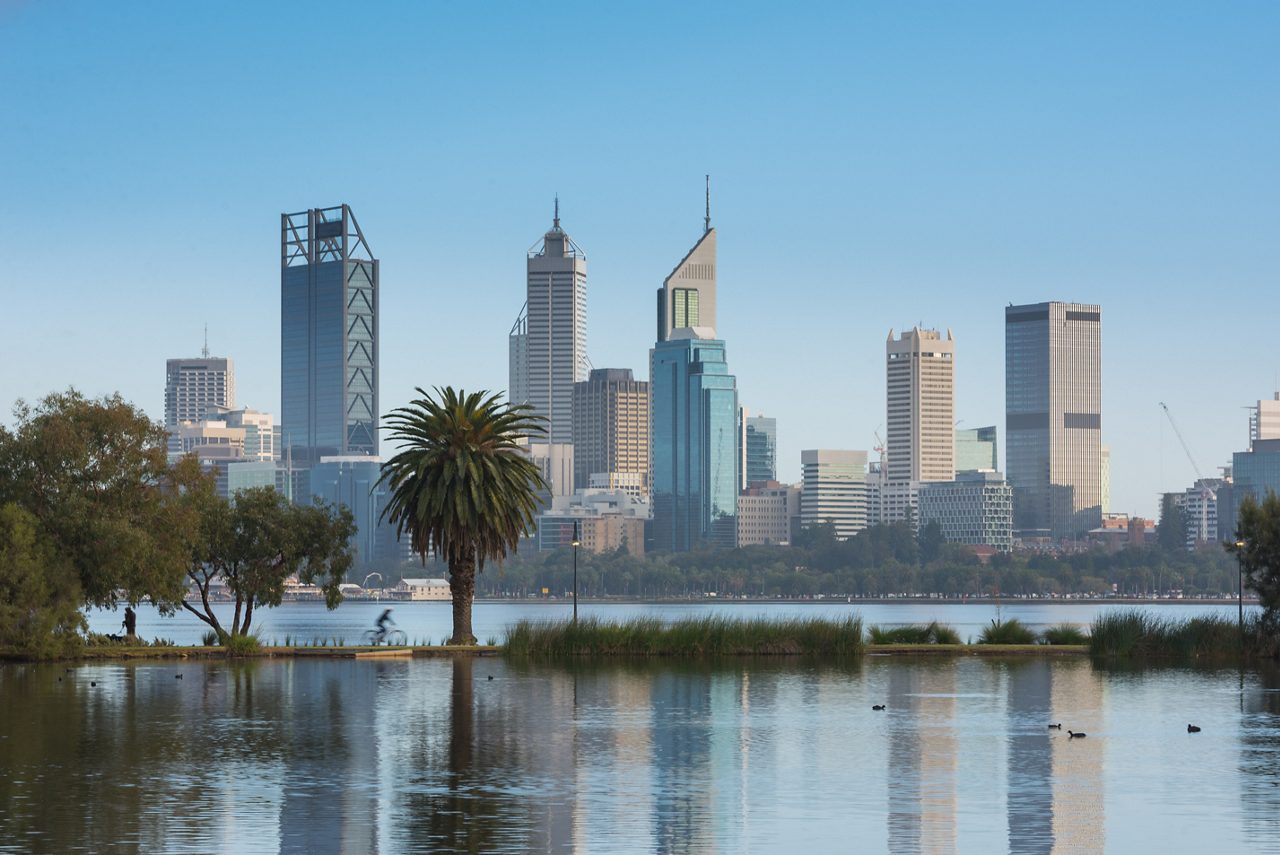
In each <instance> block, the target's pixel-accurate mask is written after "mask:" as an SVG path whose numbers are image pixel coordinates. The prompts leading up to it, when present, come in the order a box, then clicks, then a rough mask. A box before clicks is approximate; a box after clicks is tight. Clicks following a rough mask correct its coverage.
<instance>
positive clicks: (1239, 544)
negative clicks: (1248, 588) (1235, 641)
mask: <svg viewBox="0 0 1280 855" xmlns="http://www.w3.org/2000/svg"><path fill="white" fill-rule="evenodd" d="M1236 570H1237V571H1239V578H1238V579H1237V581H1236V604H1237V605H1238V606H1239V609H1240V643H1241V644H1243V643H1244V541H1243V540H1237V541H1236Z"/></svg>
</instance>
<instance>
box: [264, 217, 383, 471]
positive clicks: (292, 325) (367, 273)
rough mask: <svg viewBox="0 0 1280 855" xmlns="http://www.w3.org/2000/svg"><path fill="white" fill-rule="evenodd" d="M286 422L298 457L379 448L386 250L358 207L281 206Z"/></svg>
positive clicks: (288, 441)
mask: <svg viewBox="0 0 1280 855" xmlns="http://www.w3.org/2000/svg"><path fill="white" fill-rule="evenodd" d="M280 230H281V231H280V266H281V270H280V417H281V418H280V424H281V440H282V444H283V446H284V448H285V449H287V450H288V451H289V454H290V456H291V458H292V462H293V464H294V465H295V466H302V467H306V466H309V465H311V464H313V463H316V462H318V461H319V459H320V457H321V456H328V455H348V454H368V455H376V454H377V453H378V260H377V259H376V258H374V257H373V254H372V252H371V251H370V249H369V245H368V243H367V242H366V241H365V238H364V234H363V233H362V232H361V231H360V226H359V224H357V223H356V218H355V216H354V215H353V214H352V213H351V208H350V207H349V206H347V205H340V206H338V207H334V208H312V209H310V210H308V211H301V212H299V213H296V214H281V215H280Z"/></svg>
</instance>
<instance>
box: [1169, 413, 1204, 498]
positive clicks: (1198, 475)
mask: <svg viewBox="0 0 1280 855" xmlns="http://www.w3.org/2000/svg"><path fill="white" fill-rule="evenodd" d="M1160 409H1162V410H1164V414H1165V416H1167V417H1168V419H1169V426H1170V427H1172V428H1173V435H1174V436H1176V437H1177V438H1178V442H1180V443H1182V450H1183V451H1184V452H1186V454H1187V460H1188V461H1190V462H1191V468H1192V469H1194V470H1195V473H1196V480H1202V479H1203V478H1204V475H1202V474H1201V473H1200V467H1199V466H1197V465H1196V459H1195V458H1194V457H1192V456H1191V448H1190V447H1189V446H1188V445H1187V441H1186V440H1185V439H1183V438H1182V431H1180V430H1178V423H1177V422H1175V421H1174V420H1173V413H1171V412H1169V405H1168V404H1166V403H1165V402H1164V401H1161V402H1160Z"/></svg>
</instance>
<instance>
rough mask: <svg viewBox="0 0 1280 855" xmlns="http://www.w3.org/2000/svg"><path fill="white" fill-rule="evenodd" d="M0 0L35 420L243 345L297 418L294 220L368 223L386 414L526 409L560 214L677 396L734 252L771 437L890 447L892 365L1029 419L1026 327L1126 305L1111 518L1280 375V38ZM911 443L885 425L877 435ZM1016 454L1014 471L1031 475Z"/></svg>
mask: <svg viewBox="0 0 1280 855" xmlns="http://www.w3.org/2000/svg"><path fill="white" fill-rule="evenodd" d="M604 10H605V6H604V5H602V4H596V3H587V4H581V5H578V4H572V3H555V4H517V3H511V4H494V3H489V4H471V3H450V4H443V3H436V4H426V3H395V4H392V3H370V4H352V3H334V4H325V3H261V4H260V3H240V4H237V3H217V4H214V3H206V4H192V3H162V2H155V3H140V2H139V3H132V2H116V3H90V2H78V3H71V2H60V0H47V2H42V3H34V2H15V0H0V81H3V84H2V85H0V116H2V117H3V118H2V124H0V250H2V251H3V253H2V254H3V258H4V263H3V265H0V293H3V295H4V302H5V311H4V317H5V320H6V323H5V334H4V336H3V338H2V339H0V340H2V341H3V345H2V346H0V347H2V350H0V360H2V364H3V369H2V370H0V404H2V405H3V406H4V407H6V408H7V406H8V405H9V404H10V403H11V402H12V401H13V400H15V399H17V398H19V397H25V398H34V397H38V396H40V395H42V394H44V393H46V392H48V391H50V390H54V389H59V388H64V387H66V386H68V385H75V386H76V387H78V388H81V389H82V390H84V391H86V392H88V393H92V394H101V393H105V392H109V391H113V390H119V391H120V392H122V393H123V394H124V395H125V396H126V397H128V398H130V399H132V400H133V401H135V402H137V403H138V404H139V405H141V406H143V407H144V408H145V409H146V410H147V411H148V412H150V413H151V414H153V415H154V416H155V417H156V418H160V417H161V415H162V391H163V382H164V361H165V359H166V358H168V357H174V356H184V355H195V354H197V353H198V352H199V350H200V344H201V341H200V339H201V330H202V326H203V324H204V323H205V322H206V321H207V322H208V324H209V344H210V348H211V349H212V350H213V352H214V353H215V354H218V355H228V356H231V357H233V358H234V359H235V361H236V368H237V384H238V389H239V395H238V399H239V403H241V404H247V405H250V406H254V407H258V408H260V409H266V410H269V411H272V412H278V411H279V296H278V290H279V247H278V240H279V215H280V213H281V212H282V211H286V210H288V211H294V210H300V209H304V208H307V207H312V206H322V205H331V204H336V203H339V202H348V203H350V204H351V205H352V206H353V207H354V209H355V211H356V215H357V217H358V218H359V220H360V223H361V225H362V227H363V228H364V231H365V234H366V236H367V237H368V239H369V242H370V244H371V246H372V247H373V249H374V252H375V253H376V254H377V255H378V256H379V257H380V258H381V259H382V288H383V292H382V304H381V305H382V311H383V315H382V321H381V324H382V366H383V372H382V388H381V392H382V401H383V409H384V411H385V410H386V409H389V408H390V407H393V406H396V405H398V404H401V403H403V402H404V401H405V400H407V398H408V395H409V393H410V390H411V388H412V387H413V386H414V385H423V386H430V385H433V384H446V383H451V384H455V385H463V386H466V387H476V386H483V387H489V388H505V385H506V380H507V350H506V336H507V332H508V330H509V328H510V325H511V322H512V321H513V320H514V318H515V315H516V313H517V311H518V310H519V308H520V305H521V302H522V300H523V289H524V280H523V275H524V253H525V250H526V249H527V248H528V247H529V246H530V245H531V244H533V243H534V242H535V241H536V240H537V239H538V238H539V236H540V235H541V233H542V232H543V231H544V230H545V229H546V228H547V226H548V224H549V220H550V216H551V200H552V196H553V194H555V193H557V192H558V193H559V194H560V199H561V206H562V215H563V221H564V225H565V227H566V228H567V229H568V230H569V231H570V233H571V234H572V235H573V237H574V238H575V239H576V240H577V242H578V243H579V244H580V245H581V246H582V247H583V248H584V249H585V250H586V252H587V254H588V258H589V261H590V266H591V268H590V284H589V300H588V306H589V308H588V313H589V352H590V355H591V359H592V361H593V363H594V364H595V365H596V366H597V367H624V366H625V367H632V368H634V369H636V371H637V373H638V374H641V375H643V374H644V372H645V366H646V364H647V353H648V348H649V347H650V345H651V344H652V339H653V329H654V319H653V304H654V297H653V292H654V289H655V288H656V287H657V286H658V285H659V284H660V283H661V281H662V278H663V277H664V276H665V275H666V273H667V272H669V270H670V268H671V267H672V266H673V265H674V264H675V262H676V261H678V260H679V259H680V257H681V256H682V255H683V254H684V252H685V251H686V250H687V249H688V247H689V246H690V245H691V244H692V242H693V241H694V240H695V239H696V238H697V237H698V234H699V232H700V229H701V223H702V176H703V173H705V172H709V173H711V175H712V182H713V185H712V186H713V211H712V215H713V219H714V221H715V224H716V225H717V227H718V229H719V235H720V243H719V246H720V258H719V262H720V271H719V274H720V277H719V278H720V282H719V312H720V317H719V332H720V334H721V336H722V337H723V338H725V339H726V340H727V341H728V348H729V359H730V365H731V367H732V369H733V370H734V372H735V373H736V374H737V376H738V384H739V388H740V390H741V397H742V401H743V403H744V404H746V405H747V406H749V407H750V408H751V409H752V410H753V411H755V412H763V413H765V414H767V415H773V416H776V417H777V418H778V420H779V443H780V454H781V461H782V465H781V473H780V474H781V475H782V476H783V477H784V478H787V479H791V478H797V477H798V474H799V455H800V450H801V449H802V448H813V447H829V448H870V447H871V446H872V445H873V439H872V432H873V431H874V430H875V429H876V428H877V427H879V426H881V425H882V424H883V422H884V349H883V348H884V339H885V336H886V335H887V334H888V331H889V329H890V328H891V327H892V328H895V329H900V328H901V327H903V326H909V325H911V324H913V323H916V322H923V324H925V325H926V326H936V327H940V328H946V327H950V328H951V329H952V330H953V331H954V333H955V336H956V339H957V348H958V356H957V360H958V362H957V371H958V380H957V418H960V419H963V425H962V426H973V427H976V426H980V425H985V424H997V425H1000V426H1001V437H1000V439H1001V445H1002V446H1003V441H1004V436H1003V423H1004V383H1003V375H1004V332H1003V307H1004V306H1005V305H1006V304H1007V303H1009V302H1033V301H1040V300H1049V299H1058V300H1074V301H1081V302H1099V303H1101V304H1102V305H1103V312H1104V314H1103V319H1104V320H1103V341H1104V345H1103V347H1104V350H1103V386H1104V409H1103V433H1104V442H1106V443H1107V444H1109V445H1110V446H1111V448H1112V461H1113V463H1112V467H1113V468H1112V480H1113V508H1114V509H1115V510H1130V511H1134V512H1140V513H1146V514H1151V513H1154V511H1155V507H1156V499H1155V496H1156V493H1157V491H1159V490H1162V489H1180V488H1182V487H1184V486H1187V485H1189V484H1190V482H1191V480H1192V477H1193V475H1192V472H1191V467H1190V465H1189V464H1188V463H1187V461H1186V459H1185V457H1184V455H1183V453H1182V451H1181V449H1180V448H1179V447H1178V445H1177V441H1176V439H1175V438H1174V436H1173V433H1172V432H1171V431H1170V430H1169V428H1168V426H1167V424H1166V423H1165V422H1164V420H1163V419H1164V416H1163V415H1162V413H1161V412H1160V410H1159V408H1158V406H1157V402H1158V401H1161V400H1164V401H1167V402H1168V403H1169V406H1170V407H1171V408H1172V410H1173V412H1174V415H1175V417H1176V418H1177V419H1178V421H1179V423H1180V426H1181V428H1182V431H1183V433H1184V434H1185V436H1186V438H1187V441H1188V442H1189V443H1190V445H1191V447H1192V449H1193V451H1194V452H1195V454H1196V456H1197V458H1198V460H1199V463H1200V466H1201V467H1202V468H1203V469H1205V470H1206V472H1212V470H1213V468H1214V467H1215V466H1217V465H1220V464H1222V463H1224V462H1227V461H1229V457H1230V453H1231V452H1232V451H1233V450H1238V449H1240V448H1241V447H1242V446H1243V445H1244V442H1245V439H1246V413H1245V411H1244V410H1243V409H1242V407H1243V406H1245V405H1247V404H1249V403H1250V402H1251V401H1254V400H1256V399H1257V398H1258V397H1261V396H1269V395H1270V394H1271V392H1272V391H1273V390H1274V388H1275V386H1276V383H1277V379H1276V378H1277V371H1280V347H1278V345H1280V312H1278V311H1277V309H1280V292H1277V284H1280V283H1278V282H1277V278H1278V277H1277V269H1278V267H1280V239H1278V238H1280V214H1278V210H1277V203H1278V202H1280V160H1278V159H1277V152H1280V97H1278V93H1280V57H1278V55H1277V52H1276V45H1277V44H1280V5H1277V4H1275V3H1270V2H1233V3H1229V4H1222V3H1208V2H1206V3H1199V4H1195V3H1171V2H1151V3H1112V2H1105V3H1103V2H1100V3H1026V2H1010V3H976V2H975V3H938V4H902V3H883V4H881V3H874V4H873V3H837V4H831V5H807V6H799V5H787V4H777V3H769V4H724V5H723V6H714V5H712V4H695V3H677V4H672V5H665V6H664V5H660V4H649V3H646V4H630V5H627V6H626V7H623V8H611V9H609V10H608V11H604ZM881 430H882V431H883V429H881ZM1002 452H1003V448H1002Z"/></svg>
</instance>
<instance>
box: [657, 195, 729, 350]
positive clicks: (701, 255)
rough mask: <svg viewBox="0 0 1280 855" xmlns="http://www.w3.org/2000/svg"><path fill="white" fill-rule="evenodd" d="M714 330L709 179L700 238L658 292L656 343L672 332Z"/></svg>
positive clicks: (713, 246)
mask: <svg viewBox="0 0 1280 855" xmlns="http://www.w3.org/2000/svg"><path fill="white" fill-rule="evenodd" d="M697 328H706V329H709V330H711V331H712V334H711V335H710V336H707V337H708V338H714V337H715V328H716V230H715V229H713V228H711V179H710V178H709V177H708V179H707V213H706V217H705V219H704V220H703V224H702V237H701V238H699V239H698V242H697V243H695V244H694V245H693V248H692V249H690V250H689V251H688V252H687V253H686V254H685V257H684V258H682V259H680V263H679V264H677V265H676V266H675V269H674V270H672V271H671V275H669V276H668V277H667V278H666V279H665V280H663V282H662V287H661V288H659V289H658V338H657V340H658V341H666V340H667V339H668V338H670V337H671V333H672V331H673V330H678V329H697Z"/></svg>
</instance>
